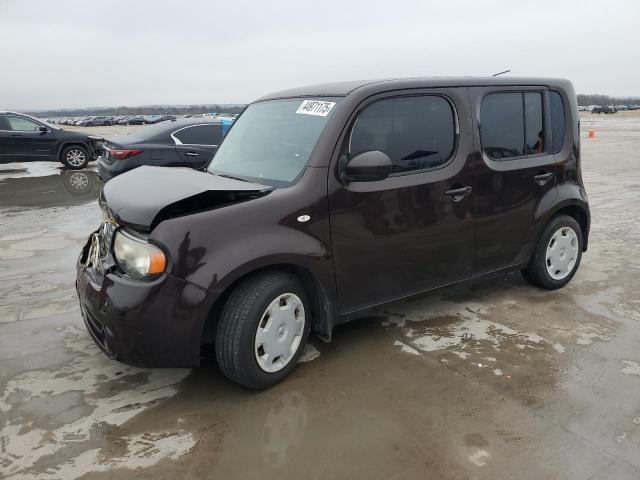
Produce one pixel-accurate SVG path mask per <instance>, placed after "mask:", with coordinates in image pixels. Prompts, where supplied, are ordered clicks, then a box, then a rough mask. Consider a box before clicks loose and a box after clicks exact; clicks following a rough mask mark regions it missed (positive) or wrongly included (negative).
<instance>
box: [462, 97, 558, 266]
mask: <svg viewBox="0 0 640 480" xmlns="http://www.w3.org/2000/svg"><path fill="white" fill-rule="evenodd" d="M469 90H470V97H471V99H472V105H473V110H474V118H475V119H476V120H475V122H476V125H477V126H478V128H476V129H475V131H476V145H477V146H478V154H477V157H476V158H477V167H476V169H475V171H476V183H475V187H476V188H475V202H476V212H475V217H476V241H475V250H476V258H475V268H474V270H475V272H474V273H476V274H482V273H485V272H490V271H493V270H497V269H500V268H503V267H508V266H515V265H519V264H521V263H522V262H526V261H527V260H528V258H527V256H528V255H529V254H530V253H531V249H532V248H533V244H534V243H535V241H536V238H535V235H534V226H535V222H536V220H537V219H538V218H539V217H540V216H541V215H542V214H544V213H545V212H546V211H547V209H548V207H549V206H550V205H552V203H553V202H554V200H555V197H556V195H557V191H556V180H557V174H558V172H557V170H556V164H555V157H554V152H553V148H554V147H553V146H552V142H551V126H550V124H551V122H550V114H549V111H550V106H549V105H550V92H548V91H547V90H546V89H544V88H541V87H539V86H538V87H477V88H471V89H469Z"/></svg>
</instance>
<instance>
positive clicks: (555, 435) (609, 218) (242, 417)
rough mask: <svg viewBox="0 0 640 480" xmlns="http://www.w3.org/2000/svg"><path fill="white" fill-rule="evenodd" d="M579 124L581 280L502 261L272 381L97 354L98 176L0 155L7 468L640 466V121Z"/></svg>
mask: <svg viewBox="0 0 640 480" xmlns="http://www.w3.org/2000/svg"><path fill="white" fill-rule="evenodd" d="M583 130H584V134H583V173H584V178H585V183H586V186H587V190H588V193H589V200H590V204H591V208H592V216H593V226H592V235H591V241H590V247H589V251H588V252H587V254H586V255H585V256H584V257H583V264H582V266H581V268H580V270H579V271H578V273H577V275H576V277H575V279H574V280H573V281H572V282H571V283H570V284H569V285H568V286H567V287H565V288H564V289H562V290H559V291H554V292H547V291H542V290H538V289H535V288H533V287H531V286H529V285H528V284H526V283H525V282H524V281H523V280H522V279H521V278H520V276H519V275H518V274H508V275H499V276H495V277H492V278H487V279H485V280H484V281H481V282H480V281H478V282H474V283H471V284H466V285H461V286H456V287H454V288H448V289H444V290H441V291H439V292H437V293H434V294H433V295H430V296H428V297H425V298H424V299H422V300H418V301H415V302H410V303H405V304H402V305H399V306H394V307H391V308H387V309H386V310H382V311H380V312H379V313H378V314H377V315H376V316H374V317H369V318H365V319H362V320H359V321H356V322H353V323H350V324H347V325H344V326H341V327H338V328H337V329H336V331H335V340H334V342H333V343H332V344H328V345H327V344H323V343H320V342H318V341H316V340H313V339H312V344H311V345H310V346H309V347H308V348H307V351H306V352H305V355H304V358H303V359H302V360H303V361H304V362H303V363H302V364H301V365H299V366H298V368H297V369H296V370H295V371H294V373H293V374H292V375H291V376H290V377H289V378H287V379H286V380H285V381H284V382H283V383H281V384H279V385H278V386H276V387H275V388H272V389H271V390H268V391H264V392H248V391H245V390H243V389H241V388H239V387H237V386H236V385H234V384H232V383H230V382H228V381H226V380H225V379H224V378H223V377H222V375H221V374H220V373H219V371H218V369H217V367H216V366H215V363H214V362H212V361H205V362H204V364H203V366H202V367H201V368H199V369H194V370H182V369H169V370H167V369H157V370H149V369H139V368H133V367H128V366H126V365H122V364H119V363H116V362H113V361H111V360H109V359H108V358H106V357H105V356H104V355H103V354H102V353H100V352H99V350H98V349H97V348H96V347H95V346H94V345H93V343H92V342H91V340H90V339H89V337H88V335H87V333H86V332H85V330H84V327H83V325H82V320H81V317H80V313H79V311H78V303H77V299H76V297H75V291H74V285H73V283H74V279H75V261H76V258H77V255H78V253H79V250H80V247H81V245H82V243H83V242H84V240H85V239H86V237H87V235H88V234H89V233H90V232H91V231H92V230H94V229H95V228H96V226H97V224H98V222H99V219H100V215H99V210H98V207H97V202H96V201H95V198H96V196H97V194H98V192H99V190H100V183H99V180H98V179H97V178H96V176H95V173H94V172H93V171H82V172H78V173H84V174H86V175H87V176H86V178H82V179H80V178H74V179H72V178H69V174H70V173H72V172H68V171H65V170H62V169H59V168H58V167H57V165H54V164H43V163H33V164H27V163H24V164H11V165H0V322H1V323H0V419H2V421H1V422H0V476H2V477H6V478H11V479H26V478H45V479H54V478H56V479H57V478H64V479H74V478H80V477H82V478H127V477H130V476H133V475H135V476H136V477H139V478H154V479H158V478H161V479H163V478H167V479H170V478H171V479H173V478H176V477H178V476H180V477H182V478H243V479H246V478H258V477H262V478H272V477H277V478H301V477H303V478H312V479H321V478H322V479H325V478H367V479H388V478H394V479H408V478H438V479H448V478H451V479H461V478H478V479H485V478H486V479H495V478H518V479H528V478H532V479H533V478H535V479H539V478H554V479H556V478H572V479H573V478H575V479H586V478H593V479H605V478H608V479H614V478H625V479H626V478H639V477H640V455H639V452H640V328H639V326H640V283H639V282H638V274H639V273H640V241H639V240H640V222H639V220H640V201H639V199H640V169H639V168H638V164H639V160H640V153H639V152H640V149H639V148H638V147H640V117H638V116H633V115H629V116H618V117H614V118H611V119H599V124H598V126H597V134H598V135H597V138H596V139H594V140H587V139H586V128H583ZM73 173H75V172H73ZM74 185H75V187H74ZM134 469H135V473H134V472H133V471H132V470H134Z"/></svg>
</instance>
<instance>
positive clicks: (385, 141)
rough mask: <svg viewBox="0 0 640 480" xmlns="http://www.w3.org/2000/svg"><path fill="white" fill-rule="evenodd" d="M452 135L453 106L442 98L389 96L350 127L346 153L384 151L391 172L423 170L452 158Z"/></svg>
mask: <svg viewBox="0 0 640 480" xmlns="http://www.w3.org/2000/svg"><path fill="white" fill-rule="evenodd" d="M455 136H456V122H455V117H454V113H453V109H452V107H451V104H450V103H449V101H448V100H446V99H445V98H443V97H440V96H436V95H426V96H412V97H401V98H390V99H387V100H380V101H378V102H375V103H373V104H371V105H369V106H368V107H366V108H365V109H364V110H363V111H362V113H360V115H359V116H358V118H357V119H356V122H355V124H354V126H353V129H352V131H351V141H350V145H349V154H350V156H355V155H357V154H359V153H363V152H368V151H372V150H379V151H381V152H384V153H386V154H387V155H388V156H389V158H390V159H391V163H392V169H391V173H392V174H394V173H403V172H411V171H415V170H424V169H429V168H435V167H439V166H441V165H443V164H445V163H446V162H447V161H448V160H449V159H450V158H451V155H452V154H453V150H454V148H455Z"/></svg>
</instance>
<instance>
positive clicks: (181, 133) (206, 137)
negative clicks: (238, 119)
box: [173, 125, 222, 145]
mask: <svg viewBox="0 0 640 480" xmlns="http://www.w3.org/2000/svg"><path fill="white" fill-rule="evenodd" d="M173 137H174V138H177V139H178V140H179V141H180V143H183V144H185V145H218V144H219V143H220V140H221V139H222V129H221V128H220V125H194V126H193V127H186V128H183V129H181V130H178V131H177V132H174V133H173Z"/></svg>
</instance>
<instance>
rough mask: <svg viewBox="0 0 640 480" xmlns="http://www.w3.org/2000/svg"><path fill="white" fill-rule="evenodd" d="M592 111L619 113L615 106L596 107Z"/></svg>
mask: <svg viewBox="0 0 640 480" xmlns="http://www.w3.org/2000/svg"><path fill="white" fill-rule="evenodd" d="M591 113H607V114H608V113H617V110H616V109H615V108H613V107H594V108H593V110H591Z"/></svg>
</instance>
